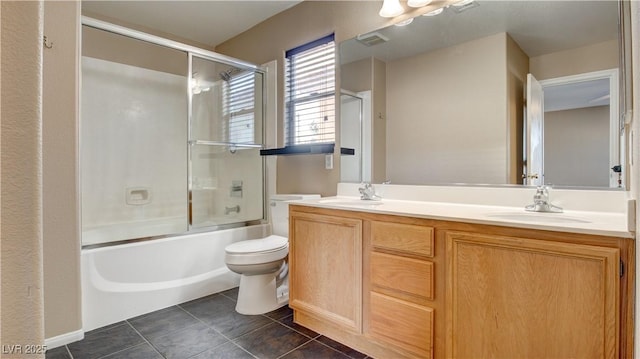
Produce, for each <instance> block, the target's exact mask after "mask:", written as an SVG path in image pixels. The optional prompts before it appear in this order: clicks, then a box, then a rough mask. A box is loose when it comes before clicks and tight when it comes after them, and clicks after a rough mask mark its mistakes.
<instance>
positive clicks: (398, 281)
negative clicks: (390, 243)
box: [370, 252, 433, 303]
mask: <svg viewBox="0 0 640 359" xmlns="http://www.w3.org/2000/svg"><path fill="white" fill-rule="evenodd" d="M370 274H371V285H372V289H373V290H377V291H381V292H384V293H385V294H388V295H392V296H394V297H401V298H403V299H407V300H410V301H412V302H416V300H425V299H428V300H433V263H432V262H429V261H424V260H419V259H413V258H406V257H400V256H396V255H391V254H386V253H377V252H373V253H371V270H370ZM414 296H415V297H417V298H407V297H414ZM418 303H420V302H419V301H418Z"/></svg>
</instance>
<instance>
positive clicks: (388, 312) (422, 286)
mask: <svg viewBox="0 0 640 359" xmlns="http://www.w3.org/2000/svg"><path fill="white" fill-rule="evenodd" d="M369 225H370V228H371V230H370V232H369V233H370V235H369V238H366V240H365V243H366V245H365V249H364V250H365V251H366V253H367V254H369V260H368V261H367V262H368V263H369V265H368V268H365V270H368V271H369V282H368V288H369V292H368V293H366V294H365V295H368V296H369V303H368V306H365V308H368V313H367V314H368V319H369V321H368V326H367V328H365V335H367V336H369V337H371V338H372V339H375V340H377V341H379V342H381V343H384V344H388V345H391V346H393V347H397V348H398V349H401V350H406V351H408V352H410V353H412V354H415V355H417V356H418V357H422V358H431V357H433V343H434V341H433V334H434V330H433V328H434V308H433V306H432V305H431V304H432V302H433V299H434V294H435V293H434V275H435V274H434V263H433V261H432V258H433V253H434V248H433V247H434V237H433V234H434V231H433V228H432V227H428V226H419V225H413V224H403V223H392V222H383V221H371V222H369Z"/></svg>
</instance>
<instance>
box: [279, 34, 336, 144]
mask: <svg viewBox="0 0 640 359" xmlns="http://www.w3.org/2000/svg"><path fill="white" fill-rule="evenodd" d="M335 56H336V55H335V41H334V35H333V34H331V35H329V36H326V37H324V38H322V39H318V40H316V41H313V42H310V43H308V44H305V45H302V46H299V47H296V48H295V49H291V50H289V51H287V52H286V54H285V58H286V79H285V86H286V87H285V101H286V110H285V133H286V145H287V146H291V145H301V144H311V143H332V142H335V68H336V60H335Z"/></svg>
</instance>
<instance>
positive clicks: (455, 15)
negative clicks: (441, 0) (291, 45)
mask: <svg viewBox="0 0 640 359" xmlns="http://www.w3.org/2000/svg"><path fill="white" fill-rule="evenodd" d="M476 4H477V6H475V7H470V8H469V9H467V10H464V11H461V12H460V11H456V10H458V9H456V7H454V6H449V7H448V8H447V9H445V10H444V11H443V12H442V13H441V14H440V15H437V16H432V17H428V16H418V17H417V18H416V19H415V21H413V23H411V24H410V25H408V26H403V27H399V26H389V27H387V28H385V29H380V30H377V31H376V32H377V33H379V34H381V35H383V36H384V37H386V38H387V39H388V40H389V41H388V42H386V43H382V44H379V45H375V46H371V47H367V46H365V45H362V44H360V43H358V42H356V41H349V42H344V43H342V44H341V45H340V54H341V62H342V63H349V62H352V61H355V60H359V59H362V58H365V57H369V56H374V57H376V58H378V59H381V60H384V61H391V60H395V59H399V58H403V57H407V56H412V55H415V54H419V53H424V52H428V51H431V50H435V49H439V48H446V47H450V46H453V45H456V44H460V43H463V42H467V41H471V40H475V39H479V38H482V37H486V36H489V35H493V34H497V33H502V32H506V33H508V34H509V35H510V36H511V38H513V39H514V40H515V41H516V42H517V43H518V44H519V45H520V48H521V49H522V50H523V51H524V52H525V53H526V54H527V55H528V56H529V57H535V56H540V55H543V54H549V53H553V52H557V51H561V50H566V49H573V48H577V47H582V46H585V45H589V44H595V43H598V42H603V41H607V40H612V39H616V38H617V36H618V3H617V1H612V0H605V1H591V0H583V1H579V0H570V1H560V0H552V1H542V0H534V1H527V0H516V1H497V0H476Z"/></svg>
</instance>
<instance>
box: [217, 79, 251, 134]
mask: <svg viewBox="0 0 640 359" xmlns="http://www.w3.org/2000/svg"><path fill="white" fill-rule="evenodd" d="M223 91H224V92H225V95H224V96H223V98H224V99H225V101H224V105H223V106H224V110H223V111H224V116H225V119H226V121H225V122H226V123H227V126H228V128H227V139H228V142H231V143H242V144H250V143H256V142H255V98H254V97H255V96H254V94H255V74H254V73H253V72H246V73H243V74H240V75H236V76H234V77H232V78H230V79H229V81H227V82H226V85H225V86H224V87H223Z"/></svg>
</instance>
